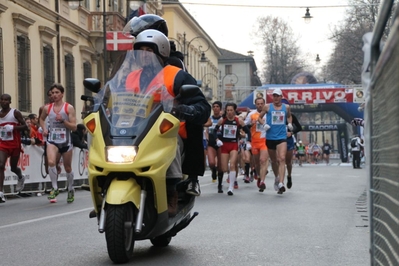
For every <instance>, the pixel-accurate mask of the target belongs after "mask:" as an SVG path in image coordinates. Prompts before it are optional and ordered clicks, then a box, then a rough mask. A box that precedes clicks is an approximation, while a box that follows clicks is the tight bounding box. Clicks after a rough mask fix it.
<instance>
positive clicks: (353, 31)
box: [324, 0, 388, 84]
mask: <svg viewBox="0 0 399 266" xmlns="http://www.w3.org/2000/svg"><path fill="white" fill-rule="evenodd" d="M379 3H380V0H349V1H348V4H349V5H350V8H348V9H347V11H346V19H345V21H344V22H343V24H342V25H341V26H339V27H336V28H335V29H334V30H333V32H332V36H331V39H332V40H333V41H334V42H335V48H334V51H333V53H332V54H331V57H330V59H329V61H328V63H327V65H326V68H325V71H324V75H325V79H327V80H329V81H333V82H338V83H343V84H360V83H361V68H362V64H363V51H362V46H363V42H362V37H363V35H364V34H365V33H367V32H370V31H372V30H373V27H374V24H375V22H376V18H377V15H378V5H379ZM386 32H387V33H388V29H387V31H386Z"/></svg>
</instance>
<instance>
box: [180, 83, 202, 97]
mask: <svg viewBox="0 0 399 266" xmlns="http://www.w3.org/2000/svg"><path fill="white" fill-rule="evenodd" d="M198 91H200V88H199V87H198V86H197V85H183V86H181V88H180V90H179V95H177V97H176V99H177V100H179V99H188V98H191V97H194V96H195V95H197V93H198Z"/></svg>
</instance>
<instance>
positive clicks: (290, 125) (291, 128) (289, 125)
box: [287, 123, 294, 132]
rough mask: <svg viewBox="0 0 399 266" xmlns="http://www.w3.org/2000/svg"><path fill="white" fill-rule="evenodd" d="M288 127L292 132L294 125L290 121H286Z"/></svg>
mask: <svg viewBox="0 0 399 266" xmlns="http://www.w3.org/2000/svg"><path fill="white" fill-rule="evenodd" d="M287 127H288V129H289V130H290V131H291V132H292V131H293V130H294V127H293V126H292V124H291V123H288V126H287Z"/></svg>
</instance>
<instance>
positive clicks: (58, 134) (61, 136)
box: [50, 128, 67, 144]
mask: <svg viewBox="0 0 399 266" xmlns="http://www.w3.org/2000/svg"><path fill="white" fill-rule="evenodd" d="M50 141H51V142H54V143H57V144H63V143H66V141H67V135H66V128H52V129H51V132H50Z"/></svg>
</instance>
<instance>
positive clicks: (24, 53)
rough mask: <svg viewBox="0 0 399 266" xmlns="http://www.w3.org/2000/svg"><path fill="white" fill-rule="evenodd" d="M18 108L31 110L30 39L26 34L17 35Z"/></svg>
mask: <svg viewBox="0 0 399 266" xmlns="http://www.w3.org/2000/svg"><path fill="white" fill-rule="evenodd" d="M17 62H18V100H19V102H18V103H19V105H18V109H19V110H20V111H22V112H28V113H30V112H31V87H30V84H31V77H30V75H31V71H30V41H29V38H28V37H27V36H26V35H18V36H17Z"/></svg>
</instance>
